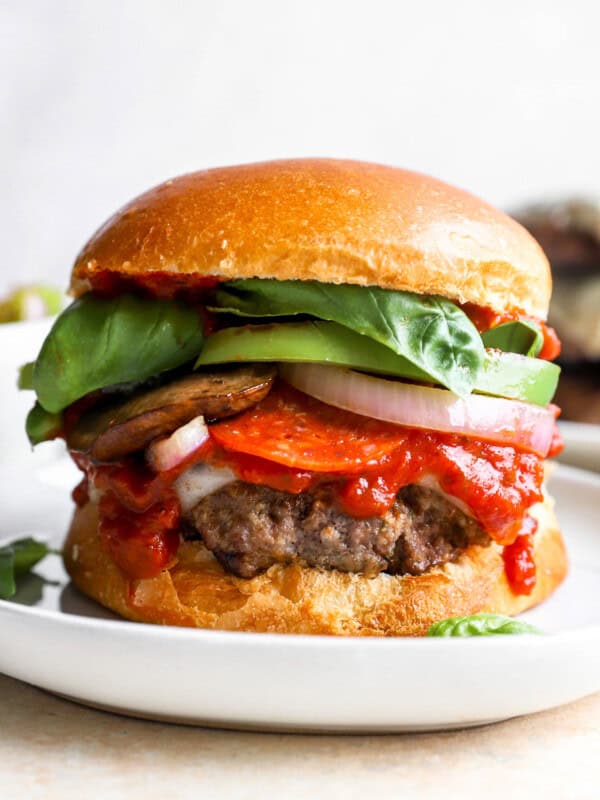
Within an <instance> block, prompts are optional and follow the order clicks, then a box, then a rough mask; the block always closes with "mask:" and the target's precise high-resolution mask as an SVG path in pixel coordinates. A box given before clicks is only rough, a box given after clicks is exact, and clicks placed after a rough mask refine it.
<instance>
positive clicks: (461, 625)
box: [427, 614, 542, 636]
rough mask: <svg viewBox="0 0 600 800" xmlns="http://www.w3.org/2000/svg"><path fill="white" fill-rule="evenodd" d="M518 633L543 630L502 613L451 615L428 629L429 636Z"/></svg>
mask: <svg viewBox="0 0 600 800" xmlns="http://www.w3.org/2000/svg"><path fill="white" fill-rule="evenodd" d="M518 633H536V634H541V633H542V631H541V630H539V628H536V627H535V626H534V625H530V624H529V623H528V622H521V620H518V619H512V617H505V616H503V615H502V614H471V616H469V617H451V618H450V619H443V620H440V622H435V623H434V624H433V625H432V626H431V628H429V630H428V631H427V636H496V635H499V634H502V635H505V634H518Z"/></svg>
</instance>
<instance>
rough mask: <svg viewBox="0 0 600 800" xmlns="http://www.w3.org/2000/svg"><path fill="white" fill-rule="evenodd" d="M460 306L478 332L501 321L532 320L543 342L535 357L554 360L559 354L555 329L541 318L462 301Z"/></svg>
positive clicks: (558, 341)
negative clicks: (500, 311)
mask: <svg viewBox="0 0 600 800" xmlns="http://www.w3.org/2000/svg"><path fill="white" fill-rule="evenodd" d="M461 308H462V310H463V311H464V312H465V314H466V315H467V316H468V317H469V319H470V320H471V322H472V323H473V325H475V327H476V328H477V330H478V331H479V333H483V332H484V331H488V330H489V329H490V328H496V327H498V325H501V324H502V323H503V322H515V321H517V320H523V321H524V322H534V323H535V324H536V325H537V326H538V327H539V328H540V330H541V332H542V336H543V337H544V344H543V345H542V349H541V350H540V352H539V353H538V356H537V358H543V359H544V360H545V361H554V359H555V358H558V356H559V355H560V349H561V344H560V339H559V338H558V335H557V333H556V331H555V330H554V328H551V327H550V326H549V325H547V324H546V323H545V322H544V321H543V320H541V319H536V318H535V317H528V316H527V315H525V314H521V313H520V312H519V311H514V310H513V311H506V312H503V313H498V312H496V311H493V310H492V309H491V308H484V307H483V306H478V305H475V303H464V304H463V305H462V306H461Z"/></svg>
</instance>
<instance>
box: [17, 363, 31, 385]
mask: <svg viewBox="0 0 600 800" xmlns="http://www.w3.org/2000/svg"><path fill="white" fill-rule="evenodd" d="M34 367H35V361H28V362H27V364H23V366H22V367H20V368H19V377H18V379H17V386H18V388H19V389H33V368H34Z"/></svg>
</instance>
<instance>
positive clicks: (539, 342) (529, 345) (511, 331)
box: [481, 320, 544, 358]
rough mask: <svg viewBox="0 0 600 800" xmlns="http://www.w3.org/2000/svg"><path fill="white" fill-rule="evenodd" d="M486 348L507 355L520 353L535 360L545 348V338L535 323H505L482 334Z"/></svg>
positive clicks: (520, 321)
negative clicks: (500, 351)
mask: <svg viewBox="0 0 600 800" xmlns="http://www.w3.org/2000/svg"><path fill="white" fill-rule="evenodd" d="M481 339H482V341H483V343H484V345H485V346H486V347H492V348H495V349H496V350H503V351H504V352H505V353H520V354H521V355H522V356H530V357H531V358H535V356H537V355H538V353H539V352H540V350H541V349H542V347H543V346H544V336H543V334H542V332H541V330H540V329H539V328H538V326H537V325H536V324H535V323H533V322H523V321H522V320H519V321H517V322H503V323H502V325H498V326H497V327H496V328H490V329H489V331H484V332H483V333H482V334H481Z"/></svg>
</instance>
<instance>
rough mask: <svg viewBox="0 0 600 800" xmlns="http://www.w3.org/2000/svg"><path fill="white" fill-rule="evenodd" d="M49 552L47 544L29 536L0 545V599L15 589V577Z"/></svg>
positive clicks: (29, 568)
mask: <svg viewBox="0 0 600 800" xmlns="http://www.w3.org/2000/svg"><path fill="white" fill-rule="evenodd" d="M51 552H53V551H52V550H51V549H50V548H49V547H48V545H47V544H45V543H44V542H38V541H36V540H35V539H31V538H27V539H18V540H17V541H16V542H11V543H10V544H7V545H4V546H2V547H0V599H1V600H7V599H8V598H9V597H12V596H13V594H15V592H16V591H17V586H16V578H19V577H22V576H23V575H26V574H27V573H28V572H29V571H30V570H31V569H32V568H33V567H34V566H35V565H36V564H37V563H38V561H41V560H42V558H44V556H46V555H48V553H51Z"/></svg>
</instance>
